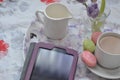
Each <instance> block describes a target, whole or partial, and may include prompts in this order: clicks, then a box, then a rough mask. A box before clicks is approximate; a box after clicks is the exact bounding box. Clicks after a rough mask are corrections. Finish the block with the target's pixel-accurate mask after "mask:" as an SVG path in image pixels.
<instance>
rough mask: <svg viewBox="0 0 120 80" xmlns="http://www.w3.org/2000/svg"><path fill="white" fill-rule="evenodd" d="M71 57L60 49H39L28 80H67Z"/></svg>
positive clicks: (71, 61)
mask: <svg viewBox="0 0 120 80" xmlns="http://www.w3.org/2000/svg"><path fill="white" fill-rule="evenodd" d="M72 63H73V56H72V55H69V54H67V53H66V52H65V51H64V50H62V49H57V48H55V49H53V50H47V49H43V48H40V50H39V52H38V56H37V59H36V62H35V64H34V68H33V71H32V73H31V78H30V80H68V79H69V74H70V70H71V67H72Z"/></svg>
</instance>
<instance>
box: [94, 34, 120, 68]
mask: <svg viewBox="0 0 120 80" xmlns="http://www.w3.org/2000/svg"><path fill="white" fill-rule="evenodd" d="M119 51H120V34H117V33H113V32H109V33H103V34H102V35H101V36H100V37H99V38H98V40H97V45H96V50H95V56H96V58H97V61H98V64H100V65H101V66H102V67H104V68H109V69H114V68H118V67H120V52H119Z"/></svg>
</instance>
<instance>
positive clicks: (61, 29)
mask: <svg viewBox="0 0 120 80" xmlns="http://www.w3.org/2000/svg"><path fill="white" fill-rule="evenodd" d="M42 15H43V16H44V17H43V18H42V17H41V16H42ZM36 16H37V18H38V20H39V21H40V22H41V23H43V25H44V33H45V35H46V36H47V37H48V38H51V39H62V38H64V37H65V35H66V33H67V27H68V21H69V19H71V18H72V15H71V13H70V12H69V10H68V9H67V7H66V6H65V5H63V4H62V3H58V2H55V3H51V4H49V5H48V6H47V7H46V8H45V10H44V11H37V12H36Z"/></svg>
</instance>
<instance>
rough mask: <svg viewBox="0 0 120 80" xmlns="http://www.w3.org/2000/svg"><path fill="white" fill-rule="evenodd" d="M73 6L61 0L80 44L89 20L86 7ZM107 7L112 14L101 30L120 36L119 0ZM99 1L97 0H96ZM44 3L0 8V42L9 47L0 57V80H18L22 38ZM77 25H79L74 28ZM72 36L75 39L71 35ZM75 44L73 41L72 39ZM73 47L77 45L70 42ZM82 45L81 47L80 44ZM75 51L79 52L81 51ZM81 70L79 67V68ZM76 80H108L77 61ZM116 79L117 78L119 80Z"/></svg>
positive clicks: (19, 1)
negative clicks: (67, 11) (4, 54)
mask: <svg viewBox="0 0 120 80" xmlns="http://www.w3.org/2000/svg"><path fill="white" fill-rule="evenodd" d="M71 1H73V2H72V3H71V2H70V0H61V3H63V4H65V5H66V6H67V7H68V8H69V9H70V11H71V13H72V14H73V16H74V17H75V20H74V21H73V25H72V26H73V27H74V28H73V29H74V30H73V33H74V34H77V33H78V31H75V30H76V29H77V28H78V27H79V34H80V36H79V37H81V40H80V42H82V40H83V39H84V38H85V37H86V32H87V31H88V30H89V28H90V27H84V26H87V25H89V24H87V23H86V21H87V19H88V17H87V15H86V10H85V7H84V6H83V5H81V4H79V3H74V0H71ZM106 1H107V6H108V7H109V8H110V9H111V11H112V12H111V14H110V16H109V17H108V18H107V22H106V25H105V27H104V30H103V31H113V32H117V33H120V23H119V19H120V15H119V13H120V9H119V7H120V1H119V0H106ZM98 2H99V1H98ZM45 6H46V4H44V3H41V2H40V0H16V1H15V2H10V1H8V0H6V1H5V2H4V3H3V4H2V5H0V39H2V40H4V41H5V42H7V43H8V44H9V48H8V53H7V55H6V56H4V57H0V80H19V79H20V74H21V71H22V68H23V64H24V57H23V55H24V49H23V46H24V45H23V44H22V43H23V41H24V36H25V34H26V32H27V30H28V28H29V26H30V25H31V23H32V22H33V21H35V19H36V16H35V12H36V11H37V10H43V9H44V8H45ZM77 23H79V25H81V26H77V27H75V26H76V25H78V24H77ZM73 37H75V36H73ZM74 41H75V42H76V39H75V40H74ZM72 45H73V46H71V47H72V48H75V47H74V46H76V45H77V43H73V44H72ZM79 46H82V45H79ZM79 46H78V48H75V50H77V51H78V52H79V53H80V52H81V50H82V49H79ZM0 54H1V53H0ZM79 67H80V68H79ZM75 80H107V79H104V78H101V77H99V76H97V75H95V74H93V73H91V72H90V71H89V70H88V69H87V68H86V66H85V65H84V63H83V62H82V61H81V60H79V62H78V70H77V72H76V78H75ZM118 80H119V79H118Z"/></svg>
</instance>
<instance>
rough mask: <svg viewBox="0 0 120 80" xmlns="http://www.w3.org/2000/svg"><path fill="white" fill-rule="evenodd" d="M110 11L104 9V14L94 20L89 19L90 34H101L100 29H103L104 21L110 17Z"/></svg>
mask: <svg viewBox="0 0 120 80" xmlns="http://www.w3.org/2000/svg"><path fill="white" fill-rule="evenodd" d="M110 13H111V10H110V9H108V8H107V9H105V12H104V13H103V14H102V15H101V16H98V17H96V18H90V23H91V32H101V28H103V27H104V24H105V21H106V19H107V18H108V16H109V15H110Z"/></svg>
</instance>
